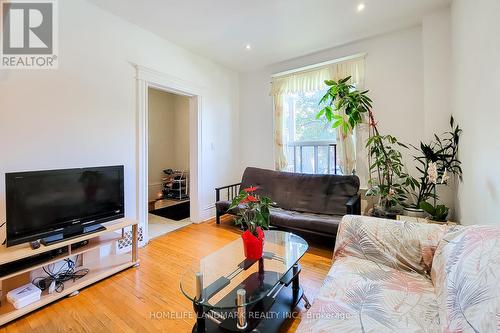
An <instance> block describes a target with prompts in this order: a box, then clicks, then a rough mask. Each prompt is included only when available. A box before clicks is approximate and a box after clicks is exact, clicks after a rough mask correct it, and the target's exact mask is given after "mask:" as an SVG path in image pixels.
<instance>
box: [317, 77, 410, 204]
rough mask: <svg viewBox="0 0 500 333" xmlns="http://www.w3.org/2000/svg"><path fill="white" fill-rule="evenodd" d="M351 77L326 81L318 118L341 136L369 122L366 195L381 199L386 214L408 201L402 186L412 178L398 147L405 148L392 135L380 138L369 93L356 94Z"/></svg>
mask: <svg viewBox="0 0 500 333" xmlns="http://www.w3.org/2000/svg"><path fill="white" fill-rule="evenodd" d="M350 79H351V77H350V76H349V77H346V78H344V79H341V80H339V81H333V80H326V81H325V84H326V85H327V86H329V88H328V91H327V92H326V94H325V95H324V96H323V98H321V100H320V102H319V104H320V105H326V106H325V107H323V108H322V109H321V111H319V112H318V114H317V116H316V117H317V118H318V119H319V118H321V117H324V118H326V120H327V121H328V122H329V123H331V124H332V127H333V128H340V129H341V131H342V133H343V134H344V135H350V134H352V132H353V130H354V128H356V127H357V126H359V125H360V124H362V123H365V122H366V121H367V120H368V123H369V124H370V138H369V139H368V142H367V143H366V147H367V148H368V151H369V159H370V166H369V168H370V180H369V184H368V185H369V186H370V188H369V190H368V192H367V193H366V195H368V196H377V197H379V198H380V200H379V205H378V206H379V207H380V208H381V209H380V210H381V211H382V212H389V211H391V210H394V208H395V207H398V206H400V205H401V204H402V203H403V202H404V201H405V200H406V198H407V196H406V191H405V186H407V185H408V184H407V183H406V182H409V181H410V180H411V179H410V178H409V177H408V175H407V173H406V172H405V169H404V165H403V163H402V155H401V153H400V151H399V149H400V148H405V149H406V148H407V147H406V146H405V145H404V144H402V143H400V142H399V141H398V140H397V139H396V138H395V137H394V136H391V135H382V134H381V133H380V132H379V129H378V127H377V122H376V121H375V118H374V115H373V112H372V111H371V108H372V100H371V99H370V97H368V92H369V90H365V91H359V90H357V89H356V87H355V86H354V85H352V84H350V83H349V81H350Z"/></svg>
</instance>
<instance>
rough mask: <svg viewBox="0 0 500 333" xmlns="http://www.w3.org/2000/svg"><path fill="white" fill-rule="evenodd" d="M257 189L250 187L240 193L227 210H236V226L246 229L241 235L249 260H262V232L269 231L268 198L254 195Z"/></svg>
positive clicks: (269, 205) (269, 203) (269, 200)
mask: <svg viewBox="0 0 500 333" xmlns="http://www.w3.org/2000/svg"><path fill="white" fill-rule="evenodd" d="M255 191H257V187H255V186H251V187H248V188H245V189H243V190H241V191H240V193H239V194H238V195H237V196H236V197H235V198H234V199H233V200H232V202H231V205H230V207H229V210H236V215H237V216H238V217H237V219H236V225H242V226H243V227H245V228H246V230H245V232H243V234H242V235H241V238H242V239H243V248H244V251H245V257H246V258H248V259H251V260H258V259H260V258H262V251H263V248H264V231H263V230H262V229H269V208H270V207H271V206H272V204H273V202H272V200H271V199H270V198H268V197H265V196H259V195H257V194H255Z"/></svg>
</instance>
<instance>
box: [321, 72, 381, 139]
mask: <svg viewBox="0 0 500 333" xmlns="http://www.w3.org/2000/svg"><path fill="white" fill-rule="evenodd" d="M350 79H351V77H350V76H349V77H346V78H344V79H342V80H339V81H338V82H336V81H333V80H326V81H325V84H326V85H327V86H329V87H330V88H329V89H328V91H327V93H326V94H325V95H324V96H323V97H322V98H321V100H320V102H319V104H320V105H322V104H325V105H326V106H325V107H324V108H323V109H321V111H319V112H318V114H317V115H316V118H317V119H320V118H321V117H325V118H326V120H327V121H328V122H329V123H332V122H333V125H332V126H333V128H337V127H340V128H341V130H342V132H343V133H344V134H346V135H347V134H349V133H351V132H352V131H353V129H354V128H355V127H356V126H357V125H358V124H361V123H362V122H363V114H366V113H367V112H368V111H369V110H370V108H371V107H372V104H371V103H372V100H371V99H370V98H369V97H368V96H367V93H368V90H366V91H363V92H360V91H358V90H356V87H355V86H354V85H352V84H349V83H348V82H349V80H350ZM344 113H345V115H344Z"/></svg>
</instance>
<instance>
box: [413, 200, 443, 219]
mask: <svg viewBox="0 0 500 333" xmlns="http://www.w3.org/2000/svg"><path fill="white" fill-rule="evenodd" d="M419 207H420V208H421V209H423V210H424V211H425V212H427V213H428V214H429V215H430V216H431V218H432V219H433V220H434V221H438V222H446V221H447V219H448V212H449V211H450V209H449V208H448V207H446V206H445V205H436V207H434V206H433V205H431V204H430V203H428V202H426V201H424V202H421V203H420V206H419Z"/></svg>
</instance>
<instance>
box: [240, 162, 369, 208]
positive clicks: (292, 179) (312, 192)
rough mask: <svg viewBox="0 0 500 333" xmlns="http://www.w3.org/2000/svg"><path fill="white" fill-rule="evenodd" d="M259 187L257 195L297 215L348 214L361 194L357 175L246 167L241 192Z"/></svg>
mask: <svg viewBox="0 0 500 333" xmlns="http://www.w3.org/2000/svg"><path fill="white" fill-rule="evenodd" d="M249 186H258V190H257V194H259V195H265V196H268V197H270V198H271V199H272V200H273V201H274V202H276V203H277V205H278V207H280V208H283V209H285V210H293V211H297V212H308V213H318V214H327V215H344V214H345V213H346V206H345V205H346V202H347V201H348V200H349V199H350V198H351V197H353V196H355V195H356V194H357V193H358V190H359V178H358V177H357V176H340V175H310V174H299V173H290V172H279V171H273V170H265V169H259V168H251V167H249V168H246V169H245V172H244V173H243V178H242V181H241V189H244V188H246V187H249Z"/></svg>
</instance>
